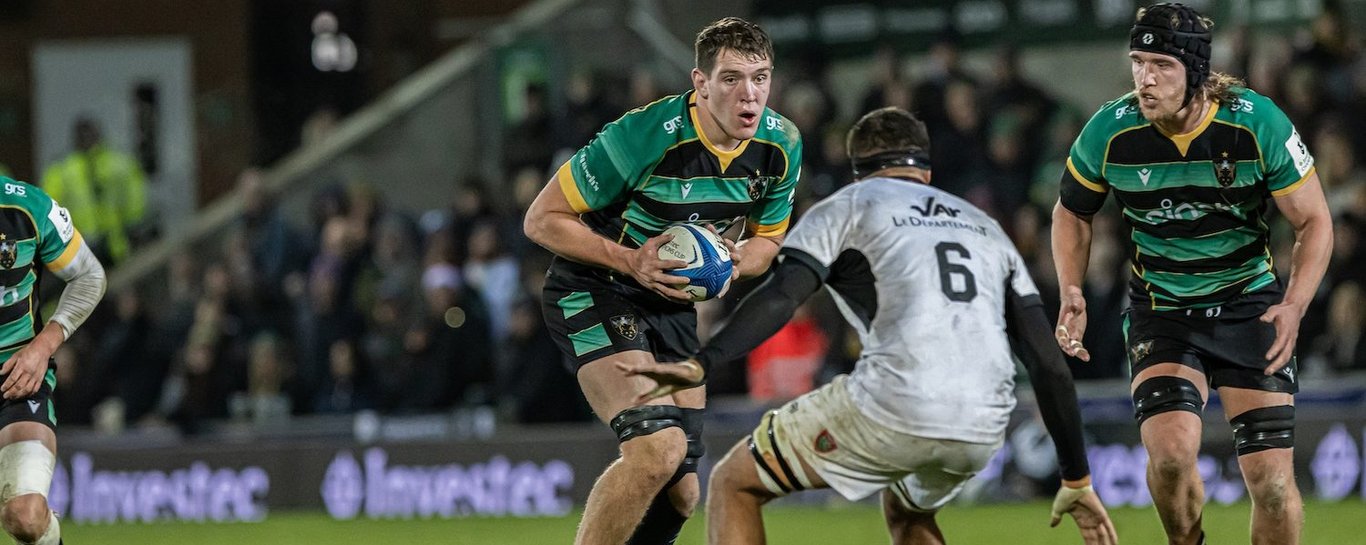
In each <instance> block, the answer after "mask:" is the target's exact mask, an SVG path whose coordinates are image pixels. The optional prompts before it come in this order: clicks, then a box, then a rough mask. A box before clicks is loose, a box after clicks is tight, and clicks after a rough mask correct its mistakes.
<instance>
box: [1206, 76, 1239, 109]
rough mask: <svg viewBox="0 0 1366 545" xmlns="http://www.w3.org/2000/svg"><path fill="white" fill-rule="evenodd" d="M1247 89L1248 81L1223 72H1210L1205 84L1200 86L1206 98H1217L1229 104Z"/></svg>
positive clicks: (1222, 102)
mask: <svg viewBox="0 0 1366 545" xmlns="http://www.w3.org/2000/svg"><path fill="white" fill-rule="evenodd" d="M1246 90H1247V82H1245V81H1243V80H1242V78H1239V77H1237V76H1231V75H1228V74H1225V73H1223V72H1210V73H1209V78H1208V79H1206V80H1205V84H1204V85H1202V86H1200V91H1201V92H1203V93H1204V94H1205V98H1208V99H1210V100H1217V101H1219V102H1220V103H1221V104H1228V103H1230V102H1233V101H1234V100H1235V99H1237V98H1238V97H1239V96H1240V95H1242V94H1243V91H1246Z"/></svg>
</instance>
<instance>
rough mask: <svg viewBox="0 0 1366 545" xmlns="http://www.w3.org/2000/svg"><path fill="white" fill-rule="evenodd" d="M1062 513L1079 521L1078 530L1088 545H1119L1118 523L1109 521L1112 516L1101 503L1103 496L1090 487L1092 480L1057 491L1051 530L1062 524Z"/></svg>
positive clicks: (1063, 487)
mask: <svg viewBox="0 0 1366 545" xmlns="http://www.w3.org/2000/svg"><path fill="white" fill-rule="evenodd" d="M1063 514H1069V515H1072V520H1075V521H1077V530H1078V531H1080V532H1081V538H1082V541H1084V542H1085V543H1086V545H1118V543H1119V534H1118V533H1116V532H1115V523H1114V522H1113V521H1111V520H1110V513H1108V512H1107V511H1106V510H1105V504H1103V503H1101V502H1100V496H1098V495H1096V491H1095V489H1094V488H1091V479H1090V478H1089V477H1088V478H1087V479H1086V480H1085V482H1084V483H1063V486H1062V487H1061V488H1059V489H1058V494H1057V495H1056V496H1054V497H1053V509H1052V519H1051V520H1050V521H1049V527H1052V528H1056V527H1057V526H1058V523H1060V522H1062V516H1063Z"/></svg>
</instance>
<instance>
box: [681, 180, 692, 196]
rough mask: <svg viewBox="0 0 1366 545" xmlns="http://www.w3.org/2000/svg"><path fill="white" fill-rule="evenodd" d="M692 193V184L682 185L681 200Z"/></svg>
mask: <svg viewBox="0 0 1366 545" xmlns="http://www.w3.org/2000/svg"><path fill="white" fill-rule="evenodd" d="M691 192H692V182H688V183H686V184H683V198H685V199H686V198H688V193H691Z"/></svg>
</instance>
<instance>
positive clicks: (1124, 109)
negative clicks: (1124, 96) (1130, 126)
mask: <svg viewBox="0 0 1366 545" xmlns="http://www.w3.org/2000/svg"><path fill="white" fill-rule="evenodd" d="M1136 113H1138V108H1135V107H1133V106H1130V105H1128V104H1125V105H1123V106H1120V107H1119V109H1117V110H1115V119H1119V118H1122V117H1124V116H1126V115H1133V114H1136Z"/></svg>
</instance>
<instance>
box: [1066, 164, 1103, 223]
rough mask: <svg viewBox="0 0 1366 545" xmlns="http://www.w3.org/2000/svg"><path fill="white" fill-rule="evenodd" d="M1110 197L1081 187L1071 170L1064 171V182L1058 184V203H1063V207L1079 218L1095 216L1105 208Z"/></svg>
mask: <svg viewBox="0 0 1366 545" xmlns="http://www.w3.org/2000/svg"><path fill="white" fill-rule="evenodd" d="M1109 195H1110V194H1109V193H1108V192H1105V193H1097V192H1095V191H1091V189H1089V188H1087V187H1086V186H1084V185H1081V182H1079V181H1077V178H1076V177H1075V176H1072V171H1071V170H1068V169H1066V168H1064V169H1062V180H1061V181H1060V182H1058V202H1060V203H1062V207H1063V208H1066V209H1068V210H1070V211H1071V212H1072V213H1073V214H1076V215H1078V216H1091V215H1094V214H1095V213H1096V212H1099V211H1100V209H1101V207H1103V206H1105V197H1107V196H1109Z"/></svg>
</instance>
